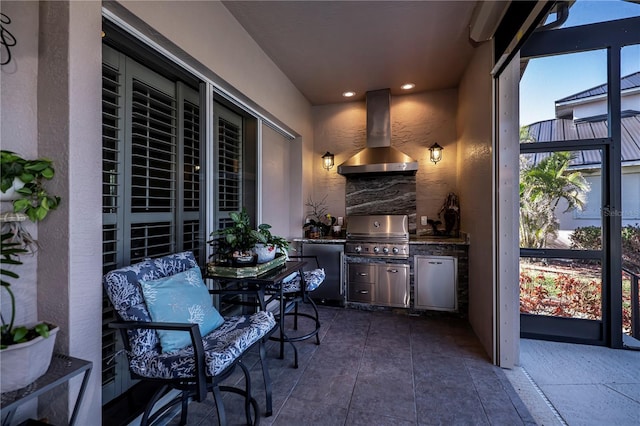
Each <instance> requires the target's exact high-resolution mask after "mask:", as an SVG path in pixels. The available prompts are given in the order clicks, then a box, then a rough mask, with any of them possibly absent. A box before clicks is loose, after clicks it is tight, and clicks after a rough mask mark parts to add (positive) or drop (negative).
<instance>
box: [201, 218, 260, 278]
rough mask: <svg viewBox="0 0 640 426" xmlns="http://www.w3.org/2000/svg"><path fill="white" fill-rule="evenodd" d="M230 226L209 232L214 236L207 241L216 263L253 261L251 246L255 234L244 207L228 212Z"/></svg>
mask: <svg viewBox="0 0 640 426" xmlns="http://www.w3.org/2000/svg"><path fill="white" fill-rule="evenodd" d="M229 218H231V221H232V223H231V226H228V227H227V228H224V229H218V230H216V231H213V232H212V233H211V236H212V237H214V238H213V239H211V240H210V241H208V243H209V244H210V245H211V246H212V247H213V248H214V254H213V256H214V257H215V258H216V260H217V263H221V264H224V263H227V264H231V265H235V266H248V265H251V264H252V263H255V256H254V253H253V248H254V246H255V245H256V236H255V233H254V232H253V228H252V227H251V218H250V217H249V214H248V213H247V209H246V208H244V207H243V208H242V210H241V211H239V212H232V213H229Z"/></svg>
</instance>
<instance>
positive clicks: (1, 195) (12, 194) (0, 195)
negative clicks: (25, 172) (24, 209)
mask: <svg viewBox="0 0 640 426" xmlns="http://www.w3.org/2000/svg"><path fill="white" fill-rule="evenodd" d="M23 186H24V182H23V181H21V180H20V179H18V178H14V179H13V186H11V188H9V189H7V192H0V201H13V200H17V199H18V198H22V195H20V194H18V193H17V192H16V191H17V190H18V189H20V188H22V187H23Z"/></svg>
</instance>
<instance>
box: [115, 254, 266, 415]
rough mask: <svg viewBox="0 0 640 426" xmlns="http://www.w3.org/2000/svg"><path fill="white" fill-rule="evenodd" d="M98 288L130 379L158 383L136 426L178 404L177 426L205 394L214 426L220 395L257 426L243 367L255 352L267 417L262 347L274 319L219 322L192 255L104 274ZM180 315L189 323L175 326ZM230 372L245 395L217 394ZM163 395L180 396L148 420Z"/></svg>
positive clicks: (262, 314)
mask: <svg viewBox="0 0 640 426" xmlns="http://www.w3.org/2000/svg"><path fill="white" fill-rule="evenodd" d="M103 285H104V288H105V290H106V293H107V295H108V297H109V299H111V302H112V303H113V306H114V307H115V310H116V312H117V317H118V320H117V321H116V322H112V323H111V324H110V326H111V327H113V328H117V329H120V331H121V334H122V339H123V342H124V346H125V350H126V354H127V358H128V362H129V371H130V374H131V376H132V378H134V379H140V380H150V381H156V382H161V383H162V386H160V388H159V389H158V391H156V392H155V394H154V395H153V396H152V398H151V400H150V401H149V402H148V404H147V406H146V407H145V410H144V413H143V416H142V421H141V423H140V424H141V425H147V424H151V423H152V422H154V421H155V420H157V419H158V418H160V417H161V416H162V415H163V414H164V413H166V412H167V410H168V409H169V408H171V407H172V406H174V405H176V404H178V403H181V404H182V412H181V417H180V424H181V425H184V424H186V422H187V406H188V404H189V401H190V400H195V401H198V402H202V401H204V400H205V399H206V397H207V393H208V392H211V393H212V395H213V398H214V401H215V404H216V409H217V413H218V421H219V424H220V425H226V423H227V418H226V414H225V409H224V404H223V400H222V395H221V391H229V392H233V393H236V394H240V395H242V396H244V400H245V407H244V408H245V413H246V421H247V424H257V423H258V422H259V417H260V413H259V410H258V405H257V403H256V400H255V399H254V398H253V397H252V396H251V377H250V375H249V372H248V369H247V367H246V366H245V365H244V364H243V362H242V359H243V356H244V355H245V354H246V353H247V352H248V351H249V350H251V349H252V348H254V347H256V346H257V347H258V349H259V355H260V360H261V362H262V372H263V377H264V383H265V391H266V405H267V407H266V408H267V409H266V415H267V416H269V415H271V413H272V404H271V380H270V377H269V372H268V368H267V362H266V351H265V348H264V341H265V340H266V339H267V338H268V336H269V335H270V333H271V332H272V331H273V330H274V328H275V326H276V321H275V319H274V317H273V314H271V313H270V312H266V311H260V312H257V313H254V314H251V315H240V316H234V317H228V318H222V317H221V316H220V314H219V313H218V312H217V311H216V310H215V308H213V306H212V299H211V296H210V294H209V292H208V290H207V289H206V287H205V286H204V283H203V281H202V276H201V273H200V269H199V268H198V265H197V263H196V260H195V258H194V256H193V253H191V252H183V253H178V254H173V255H168V256H164V257H160V258H157V259H146V260H144V261H142V262H140V263H136V264H134V265H131V266H128V267H125V268H121V269H117V270H114V271H111V272H109V273H107V274H106V275H105V276H104V277H103ZM182 304H184V306H182ZM184 315H188V318H187V319H180V318H182V317H183V316H184ZM236 366H238V367H240V369H241V370H242V372H243V373H244V382H245V388H244V389H240V388H238V387H232V386H222V385H221V384H220V383H221V381H222V380H224V379H226V378H227V377H229V375H231V373H232V372H233V371H234V370H235V367H236ZM169 389H177V390H178V391H180V393H179V395H178V396H177V397H176V398H174V399H173V400H171V401H170V402H168V403H167V404H166V405H164V406H163V407H161V408H159V409H158V410H156V412H155V413H154V414H153V415H152V414H151V412H152V410H153V407H154V406H155V405H156V403H157V402H158V400H159V399H160V398H161V397H162V396H163V395H164V394H165V393H166V391H167V390H169ZM252 409H253V416H252V414H251V411H252Z"/></svg>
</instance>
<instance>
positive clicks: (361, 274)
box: [358, 272, 369, 277]
mask: <svg viewBox="0 0 640 426" xmlns="http://www.w3.org/2000/svg"><path fill="white" fill-rule="evenodd" d="M358 275H359V276H361V277H366V276H367V275H369V274H367V273H366V272H359V273H358Z"/></svg>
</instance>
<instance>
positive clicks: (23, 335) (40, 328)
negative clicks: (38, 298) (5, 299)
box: [0, 232, 49, 349]
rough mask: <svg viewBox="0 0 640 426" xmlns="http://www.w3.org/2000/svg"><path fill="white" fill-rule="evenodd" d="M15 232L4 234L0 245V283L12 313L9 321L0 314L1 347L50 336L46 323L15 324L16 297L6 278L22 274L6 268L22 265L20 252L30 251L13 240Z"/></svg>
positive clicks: (16, 277)
mask: <svg viewBox="0 0 640 426" xmlns="http://www.w3.org/2000/svg"><path fill="white" fill-rule="evenodd" d="M12 238H13V234H11V233H10V232H7V233H6V234H2V244H1V245H0V265H2V267H1V268H0V284H1V285H2V288H3V289H5V290H6V291H7V293H8V294H9V298H10V300H11V315H10V318H9V321H8V322H6V321H5V319H4V316H3V315H2V314H0V319H1V320H2V326H1V328H0V349H5V348H6V347H7V346H9V345H13V344H16V343H23V342H27V341H29V340H31V339H33V338H34V337H37V336H43V337H49V325H47V324H45V323H40V324H37V325H36V326H35V327H33V328H27V327H24V326H19V327H16V326H14V321H15V314H16V298H15V295H14V294H13V291H12V290H11V283H10V282H8V281H6V280H5V279H8V278H12V279H16V280H17V279H18V278H20V276H19V275H18V274H17V273H16V272H14V271H12V270H10V269H7V268H5V266H7V265H22V262H21V261H20V259H19V255H20V254H24V253H28V250H27V249H25V248H23V247H22V244H20V243H17V242H12V241H11V239H12Z"/></svg>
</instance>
